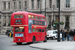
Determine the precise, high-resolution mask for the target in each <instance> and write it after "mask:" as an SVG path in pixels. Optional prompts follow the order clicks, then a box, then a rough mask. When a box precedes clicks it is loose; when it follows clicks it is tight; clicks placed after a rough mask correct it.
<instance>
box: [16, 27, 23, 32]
mask: <svg viewBox="0 0 75 50" xmlns="http://www.w3.org/2000/svg"><path fill="white" fill-rule="evenodd" d="M15 32H24V27H15Z"/></svg>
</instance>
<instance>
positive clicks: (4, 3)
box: [4, 2, 6, 10]
mask: <svg viewBox="0 0 75 50" xmlns="http://www.w3.org/2000/svg"><path fill="white" fill-rule="evenodd" d="M4 10H6V2H4Z"/></svg>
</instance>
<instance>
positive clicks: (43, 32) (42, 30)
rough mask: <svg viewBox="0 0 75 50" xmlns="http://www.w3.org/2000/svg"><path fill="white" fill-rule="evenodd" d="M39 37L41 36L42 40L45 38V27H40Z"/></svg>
mask: <svg viewBox="0 0 75 50" xmlns="http://www.w3.org/2000/svg"><path fill="white" fill-rule="evenodd" d="M41 32H42V33H41V38H42V40H44V39H45V29H44V28H42V29H41Z"/></svg>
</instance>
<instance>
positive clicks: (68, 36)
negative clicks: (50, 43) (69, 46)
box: [66, 30, 70, 41]
mask: <svg viewBox="0 0 75 50" xmlns="http://www.w3.org/2000/svg"><path fill="white" fill-rule="evenodd" d="M66 35H67V41H69V38H70V35H69V30H67V32H66Z"/></svg>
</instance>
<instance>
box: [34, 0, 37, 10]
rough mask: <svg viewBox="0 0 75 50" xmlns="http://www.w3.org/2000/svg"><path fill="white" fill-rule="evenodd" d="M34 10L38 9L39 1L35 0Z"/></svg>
mask: <svg viewBox="0 0 75 50" xmlns="http://www.w3.org/2000/svg"><path fill="white" fill-rule="evenodd" d="M34 9H37V0H34Z"/></svg>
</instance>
